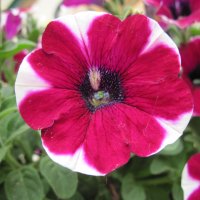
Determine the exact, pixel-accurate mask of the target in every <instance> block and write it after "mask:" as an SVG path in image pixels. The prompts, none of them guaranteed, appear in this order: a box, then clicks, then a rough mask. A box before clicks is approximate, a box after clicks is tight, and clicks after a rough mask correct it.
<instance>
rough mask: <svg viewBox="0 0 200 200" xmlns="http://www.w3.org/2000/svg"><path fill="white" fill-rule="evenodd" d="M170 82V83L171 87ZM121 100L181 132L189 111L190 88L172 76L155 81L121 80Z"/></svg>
mask: <svg viewBox="0 0 200 200" xmlns="http://www.w3.org/2000/svg"><path fill="white" fill-rule="evenodd" d="M172 85H173V87H172ZM124 90H125V91H126V93H125V97H126V98H125V103H127V104H129V105H131V106H133V107H135V108H137V109H139V110H142V111H144V112H146V113H148V114H150V115H152V116H154V117H156V118H157V119H159V120H162V121H163V122H164V123H165V124H167V125H169V127H172V128H174V129H175V130H176V131H177V132H179V133H180V134H182V132H183V130H184V129H185V128H186V126H187V124H188V122H189V120H190V118H191V115H192V111H193V101H192V96H191V92H190V90H189V89H188V87H187V85H186V83H185V82H184V81H183V80H182V79H179V78H177V77H176V76H175V77H173V76H171V77H170V76H169V77H166V78H163V79H160V80H157V81H153V80H152V82H149V83H148V82H145V80H144V82H142V81H141V82H140V83H135V82H134V79H133V81H131V79H130V80H129V81H126V82H125V83H124Z"/></svg>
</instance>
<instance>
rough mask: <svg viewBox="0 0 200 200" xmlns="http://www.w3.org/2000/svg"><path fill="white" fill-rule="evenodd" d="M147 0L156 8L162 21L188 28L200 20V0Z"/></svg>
mask: <svg viewBox="0 0 200 200" xmlns="http://www.w3.org/2000/svg"><path fill="white" fill-rule="evenodd" d="M145 2H146V3H147V4H149V5H152V6H153V7H155V8H156V10H157V11H156V14H157V15H158V16H159V17H160V19H161V23H163V22H164V23H165V24H174V25H177V26H178V27H179V28H186V27H188V26H190V25H191V24H193V23H195V22H200V1H199V0H145Z"/></svg>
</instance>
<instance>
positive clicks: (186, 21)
mask: <svg viewBox="0 0 200 200" xmlns="http://www.w3.org/2000/svg"><path fill="white" fill-rule="evenodd" d="M196 22H200V9H199V10H197V11H194V12H192V13H191V15H189V16H187V17H182V18H180V19H179V20H177V21H172V24H175V25H177V26H179V27H180V28H187V27H188V26H190V25H192V24H193V23H196Z"/></svg>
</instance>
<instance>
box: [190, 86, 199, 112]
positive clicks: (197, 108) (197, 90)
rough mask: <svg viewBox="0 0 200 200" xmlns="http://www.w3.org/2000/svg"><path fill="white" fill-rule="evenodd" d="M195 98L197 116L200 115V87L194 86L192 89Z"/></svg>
mask: <svg viewBox="0 0 200 200" xmlns="http://www.w3.org/2000/svg"><path fill="white" fill-rule="evenodd" d="M192 95H193V99H194V113H193V115H195V116H200V87H194V88H193V90H192Z"/></svg>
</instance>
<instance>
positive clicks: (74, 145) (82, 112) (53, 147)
mask: <svg viewBox="0 0 200 200" xmlns="http://www.w3.org/2000/svg"><path fill="white" fill-rule="evenodd" d="M71 103H72V102H71ZM76 103H77V102H76V100H75V101H74V104H76ZM70 106H71V108H73V109H71V110H69V112H68V113H65V115H63V116H62V117H61V118H60V119H59V120H58V121H55V123H54V125H53V126H52V127H49V128H47V129H43V130H42V141H43V145H44V146H45V147H46V148H47V149H48V151H49V152H51V153H53V154H55V155H58V156H59V155H66V154H68V155H73V154H74V153H75V152H76V150H77V149H78V148H79V147H80V146H81V145H82V144H83V142H84V139H85V137H86V133H87V128H88V125H89V121H90V113H89V112H88V111H87V109H86V108H85V107H84V106H81V105H79V104H78V103H77V104H76V106H74V105H70Z"/></svg>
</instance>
